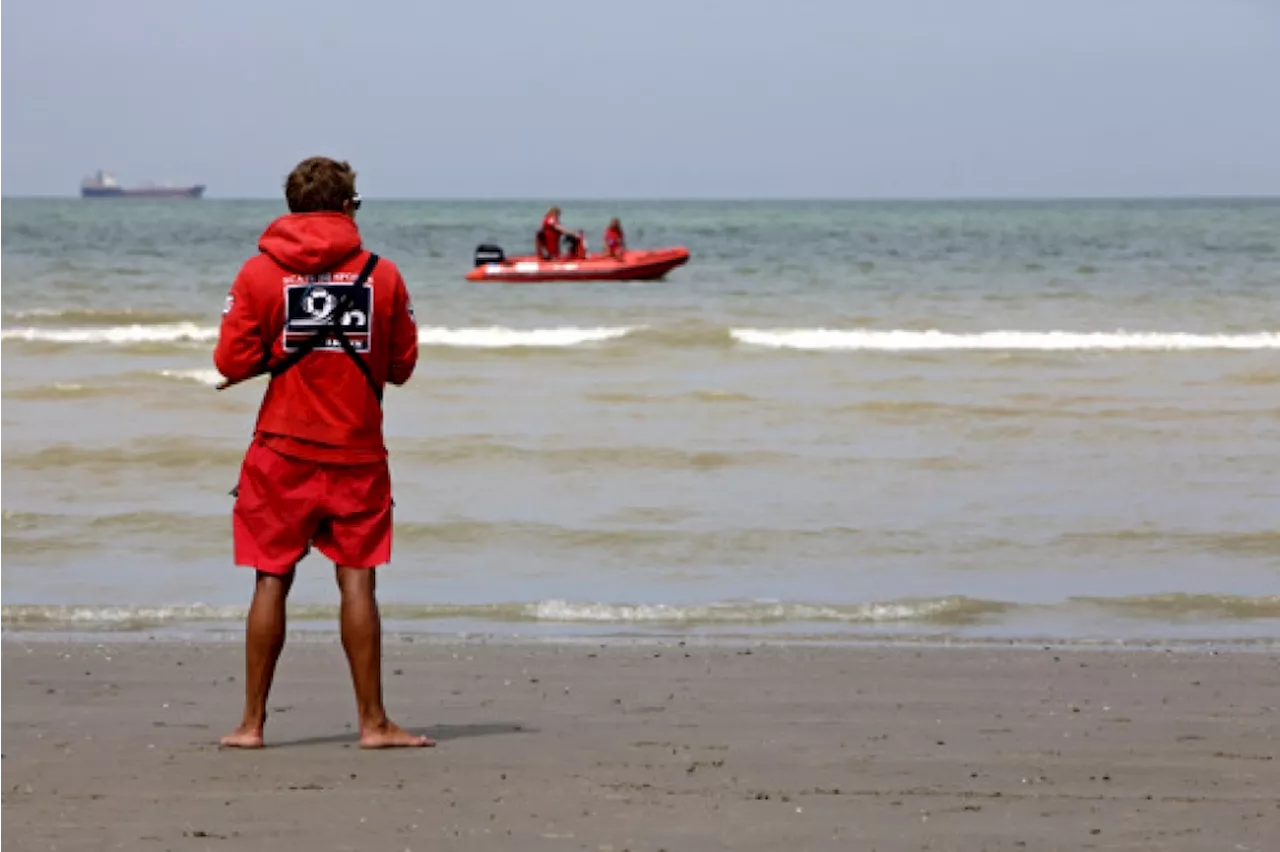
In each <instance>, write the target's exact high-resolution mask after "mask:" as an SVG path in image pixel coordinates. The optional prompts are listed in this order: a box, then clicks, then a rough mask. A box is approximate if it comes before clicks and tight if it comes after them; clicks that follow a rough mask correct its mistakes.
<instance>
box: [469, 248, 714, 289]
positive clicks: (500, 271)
mask: <svg viewBox="0 0 1280 852" xmlns="http://www.w3.org/2000/svg"><path fill="white" fill-rule="evenodd" d="M688 260H689V250H688V249H687V248H685V247H684V246H672V247H670V248H660V249H649V250H644V251H631V250H628V251H626V252H624V253H623V255H622V257H620V258H617V257H610V256H609V255H607V254H596V255H589V256H587V257H584V258H577V259H573V258H560V259H558V260H543V259H541V258H539V257H538V256H537V255H527V256H522V257H506V256H505V255H504V254H503V252H502V249H501V248H500V247H499V246H494V245H482V246H477V247H476V257H475V267H474V268H473V269H472V270H471V271H470V272H468V273H467V280H468V281H502V282H516V283H534V282H540V281H653V280H655V279H658V278H661V277H662V276H664V275H666V274H667V273H668V272H670V271H671V270H673V269H675V268H676V267H677V266H680V265H681V264H683V263H685V262H686V261H688Z"/></svg>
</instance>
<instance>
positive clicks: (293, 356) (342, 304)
mask: <svg viewBox="0 0 1280 852" xmlns="http://www.w3.org/2000/svg"><path fill="white" fill-rule="evenodd" d="M377 265H378V256H377V255H376V254H374V253H373V252H370V253H369V259H368V260H367V261H366V262H365V265H364V268H363V269H361V270H360V275H359V276H357V278H356V280H355V281H354V282H352V283H351V284H350V285H348V287H347V289H346V291H345V292H344V293H343V294H342V296H341V297H339V299H338V302H337V304H336V305H334V307H333V313H332V314H331V315H330V319H329V324H328V325H327V326H325V327H324V328H321V329H318V330H317V331H316V333H315V334H313V335H311V336H310V337H308V338H307V339H306V340H304V341H303V342H302V343H300V344H299V345H298V347H297V348H296V349H294V350H293V351H292V352H290V353H288V354H287V355H285V357H283V358H281V359H280V360H279V361H277V362H276V363H275V364H273V365H270V366H267V367H266V369H265V370H264V371H263V372H268V373H270V374H271V376H272V377H273V378H274V377H276V376H279V375H280V374H281V373H284V372H285V371H286V370H289V369H291V368H292V367H293V366H294V365H296V364H297V363H298V362H299V361H301V360H302V359H303V358H305V357H306V356H307V355H309V354H310V353H311V352H312V350H314V349H315V348H316V347H317V346H319V345H320V344H322V343H324V342H325V341H326V340H328V339H329V338H330V337H331V336H332V337H336V338H338V344H339V345H340V346H342V351H343V352H345V353H347V355H348V356H349V357H350V358H351V360H352V361H354V362H355V364H356V366H357V367H358V368H359V369H360V372H361V373H363V374H364V378H365V381H366V382H368V384H369V389H370V390H372V391H373V395H374V397H375V398H376V399H377V400H378V404H379V405H381V404H382V388H380V387H379V386H378V383H377V381H375V380H374V378H373V371H372V370H371V369H369V364H368V362H366V361H365V360H364V359H363V358H361V357H360V354H359V353H358V352H356V349H355V347H354V346H353V345H352V344H351V341H350V340H349V339H348V338H347V333H346V332H345V331H343V329H342V316H343V314H345V313H346V312H347V309H348V308H349V307H351V302H352V300H353V299H355V294H356V293H357V292H358V291H359V290H360V288H361V287H363V286H364V285H365V282H367V281H368V280H369V276H370V275H372V274H373V268H374V267H375V266H377Z"/></svg>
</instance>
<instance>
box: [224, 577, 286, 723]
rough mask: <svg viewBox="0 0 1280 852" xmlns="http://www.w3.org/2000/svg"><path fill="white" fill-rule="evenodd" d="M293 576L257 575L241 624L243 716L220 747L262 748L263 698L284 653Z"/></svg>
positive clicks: (264, 704) (268, 690)
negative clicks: (247, 611)
mask: <svg viewBox="0 0 1280 852" xmlns="http://www.w3.org/2000/svg"><path fill="white" fill-rule="evenodd" d="M293 577H294V572H293V571H290V572H289V573H288V574H285V575H283V576H278V575H275V574H267V573H265V572H263V571H259V572H258V576H257V579H256V581H255V584H254V587H253V603H252V604H250V606H249V617H248V619H247V620H246V623H245V654H244V670H245V671H244V674H245V678H244V717H243V718H242V719H241V721H240V727H238V728H236V729H235V730H234V731H232V732H231V733H229V734H227V735H226V736H225V737H223V738H222V744H223V745H224V746H231V747H233V748H262V727H263V725H265V724H266V723H267V696H268V695H269V694H270V692H271V681H272V678H274V677H275V673H276V662H277V661H278V660H279V659H280V652H281V651H282V650H284V633H285V600H286V599H287V598H288V597H289V589H290V588H292V586H293Z"/></svg>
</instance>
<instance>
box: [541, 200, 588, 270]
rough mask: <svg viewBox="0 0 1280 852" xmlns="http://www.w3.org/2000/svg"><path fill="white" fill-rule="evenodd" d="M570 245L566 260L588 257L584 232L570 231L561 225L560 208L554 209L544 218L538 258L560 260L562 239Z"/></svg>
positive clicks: (565, 256)
mask: <svg viewBox="0 0 1280 852" xmlns="http://www.w3.org/2000/svg"><path fill="white" fill-rule="evenodd" d="M561 237H564V238H565V240H566V241H567V242H568V243H569V250H568V251H567V252H566V253H565V255H564V258H567V259H575V260H579V259H582V258H584V257H586V256H587V241H586V239H585V238H584V235H583V233H582V231H570V230H569V229H568V228H566V227H565V226H564V225H561V224H560V208H559V207H552V208H551V209H550V210H548V211H547V215H545V216H543V217H542V227H541V228H540V229H538V236H537V240H536V241H535V242H536V244H537V249H538V258H539V259H541V260H560V259H561V254H560V238H561Z"/></svg>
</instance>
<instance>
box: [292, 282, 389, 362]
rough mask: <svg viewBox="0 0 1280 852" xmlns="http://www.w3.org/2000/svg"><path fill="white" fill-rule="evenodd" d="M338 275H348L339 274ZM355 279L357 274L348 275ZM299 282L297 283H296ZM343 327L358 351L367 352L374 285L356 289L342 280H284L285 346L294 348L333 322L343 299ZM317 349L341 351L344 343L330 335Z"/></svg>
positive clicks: (371, 323) (371, 334)
mask: <svg viewBox="0 0 1280 852" xmlns="http://www.w3.org/2000/svg"><path fill="white" fill-rule="evenodd" d="M338 277H339V278H343V277H348V276H338ZM349 277H351V278H353V279H354V277H355V276H349ZM295 282H296V283H295ZM344 301H345V305H344V309H343V311H342V316H341V320H340V326H341V328H342V330H343V332H344V333H345V334H346V336H347V339H348V340H350V341H351V345H352V347H353V348H354V349H355V350H356V351H357V352H368V351H369V344H370V341H371V339H372V337H373V288H372V286H370V285H369V284H364V285H362V286H361V287H360V288H358V289H357V288H356V287H355V286H354V285H353V284H349V283H345V284H344V283H342V282H341V281H308V280H307V279H306V278H300V277H299V278H289V279H285V288H284V348H285V351H286V352H287V351H291V350H293V349H296V348H298V346H299V344H301V343H303V342H304V341H306V340H308V339H310V338H311V337H312V336H313V335H314V334H315V333H316V332H317V331H319V330H320V329H322V328H324V327H325V326H328V325H331V324H332V323H333V319H334V313H335V311H337V310H338V305H339V303H340V302H344ZM315 351H317V352H321V351H327V352H341V351H342V344H341V343H339V342H338V338H337V336H336V335H330V336H329V338H328V339H327V340H325V341H323V342H322V343H321V344H320V345H319V346H317V347H316V349H315Z"/></svg>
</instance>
